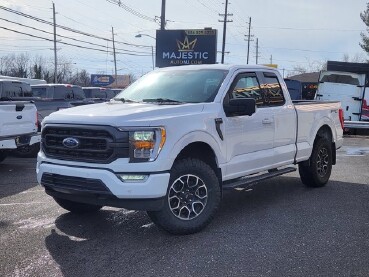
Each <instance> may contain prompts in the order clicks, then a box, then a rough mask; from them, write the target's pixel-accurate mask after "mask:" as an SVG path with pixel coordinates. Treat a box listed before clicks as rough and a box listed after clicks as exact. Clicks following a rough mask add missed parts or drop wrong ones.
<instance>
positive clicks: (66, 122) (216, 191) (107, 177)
mask: <svg viewBox="0 0 369 277" xmlns="http://www.w3.org/2000/svg"><path fill="white" fill-rule="evenodd" d="M285 88H286V86H285V84H284V81H283V78H282V77H281V76H280V74H279V72H278V71H277V70H276V69H272V68H269V67H262V66H231V65H196V66H180V67H168V68H161V69H158V70H155V71H152V72H150V73H148V74H147V75H145V76H143V77H141V79H139V80H137V81H136V82H135V83H133V84H132V85H131V86H130V87H128V88H127V89H125V90H124V91H123V92H122V93H120V94H119V95H118V96H117V98H114V100H111V101H109V102H105V103H100V104H96V105H90V106H83V107H76V108H71V109H69V110H68V111H64V110H62V111H58V112H56V113H53V114H51V115H50V116H48V117H47V118H46V119H45V120H44V122H43V124H44V126H43V129H42V151H40V153H39V154H38V160H37V168H36V171H37V180H38V182H39V183H40V184H41V185H42V186H43V187H44V188H45V191H46V193H47V194H49V195H51V196H52V197H53V198H54V199H55V201H56V202H57V203H58V204H59V205H60V206H61V207H63V208H64V209H67V210H69V211H71V212H74V213H83V212H93V211H97V210H99V209H100V208H101V207H102V206H115V207H123V208H127V209H133V210H144V211H147V212H148V215H149V216H150V218H151V219H152V220H153V222H154V223H155V224H157V225H158V226H159V227H160V228H162V229H164V230H166V231H168V232H170V233H173V234H190V233H194V232H198V231H200V230H201V229H203V228H204V227H205V226H206V225H207V224H208V223H209V222H210V221H211V220H212V219H213V217H214V216H215V213H216V211H217V210H218V208H219V205H220V202H221V197H222V191H223V190H227V189H234V188H245V187H248V186H250V185H251V184H255V183H257V182H259V181H261V180H264V179H267V178H272V177H275V176H278V175H282V174H285V173H288V172H292V171H295V170H296V167H295V166H296V165H298V168H299V173H300V177H301V181H302V182H303V183H304V184H305V185H307V186H309V187H321V186H324V185H325V184H326V183H327V182H328V180H329V178H330V175H331V170H332V165H334V164H335V163H336V149H338V148H340V147H341V146H342V143H343V130H342V128H343V114H342V109H341V108H340V107H341V106H340V102H337V101H330V102H319V101H296V102H294V103H293V102H292V101H291V98H290V96H289V93H288V91H287V90H286V89H285Z"/></svg>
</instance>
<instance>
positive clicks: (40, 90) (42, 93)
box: [32, 87, 46, 98]
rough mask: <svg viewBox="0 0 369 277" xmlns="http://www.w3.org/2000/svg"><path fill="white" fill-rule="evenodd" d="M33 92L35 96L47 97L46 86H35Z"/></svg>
mask: <svg viewBox="0 0 369 277" xmlns="http://www.w3.org/2000/svg"><path fill="white" fill-rule="evenodd" d="M32 94H33V96H35V97H41V98H46V88H37V87H33V88H32Z"/></svg>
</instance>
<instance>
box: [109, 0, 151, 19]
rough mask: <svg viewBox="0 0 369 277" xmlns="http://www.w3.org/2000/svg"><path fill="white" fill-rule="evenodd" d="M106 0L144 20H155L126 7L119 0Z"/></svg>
mask: <svg viewBox="0 0 369 277" xmlns="http://www.w3.org/2000/svg"><path fill="white" fill-rule="evenodd" d="M106 1H108V2H109V3H112V4H115V5H118V6H119V7H120V8H123V9H124V10H126V11H127V12H129V13H131V14H133V15H135V16H137V17H139V18H141V19H145V20H148V21H151V22H157V21H156V19H155V18H151V17H149V16H147V15H144V14H142V13H140V12H138V11H136V10H134V9H132V8H130V7H128V6H127V5H125V4H123V3H122V1H121V0H106Z"/></svg>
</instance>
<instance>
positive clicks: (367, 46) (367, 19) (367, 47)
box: [359, 3, 369, 54]
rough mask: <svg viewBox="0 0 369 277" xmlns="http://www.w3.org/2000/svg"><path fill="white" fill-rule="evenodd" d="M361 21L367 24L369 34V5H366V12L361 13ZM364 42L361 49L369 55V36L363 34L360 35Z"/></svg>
mask: <svg viewBox="0 0 369 277" xmlns="http://www.w3.org/2000/svg"><path fill="white" fill-rule="evenodd" d="M360 17H361V20H362V21H363V22H364V23H365V25H366V27H367V31H368V32H369V3H367V4H366V10H365V11H363V12H361V13H360ZM360 35H361V39H362V42H361V43H359V44H360V46H361V48H363V50H364V51H365V52H366V53H368V54H369V36H367V35H366V34H364V33H363V32H362V33H361V34H360Z"/></svg>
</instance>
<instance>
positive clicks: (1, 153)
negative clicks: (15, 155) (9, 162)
mask: <svg viewBox="0 0 369 277" xmlns="http://www.w3.org/2000/svg"><path fill="white" fill-rule="evenodd" d="M6 156H7V154H6V153H5V152H4V151H0V163H1V162H2V161H3V160H5V158H6Z"/></svg>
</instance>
